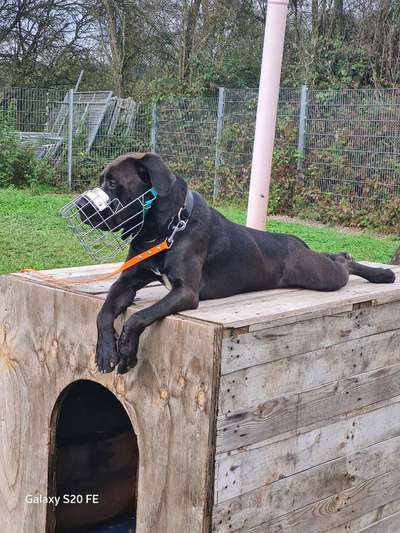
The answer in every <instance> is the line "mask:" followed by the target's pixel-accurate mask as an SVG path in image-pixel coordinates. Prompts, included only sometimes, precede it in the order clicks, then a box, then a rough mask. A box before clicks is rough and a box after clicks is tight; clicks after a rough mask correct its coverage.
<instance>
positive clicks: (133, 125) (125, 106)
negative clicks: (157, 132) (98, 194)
mask: <svg viewBox="0 0 400 533" xmlns="http://www.w3.org/2000/svg"><path fill="white" fill-rule="evenodd" d="M133 104H134V105H133ZM94 105H96V108H99V105H98V104H89V105H88V103H87V102H85V103H74V131H73V142H72V146H73V157H72V162H73V169H72V175H73V186H74V188H75V189H78V190H82V189H84V188H85V187H87V186H88V185H94V184H95V183H97V182H98V179H99V175H100V173H101V171H102V169H103V168H104V167H105V166H106V165H107V164H108V163H109V162H110V161H112V160H113V159H115V158H116V157H118V156H119V155H121V154H124V153H126V152H141V151H149V150H150V129H151V108H150V105H148V104H137V103H133V102H132V100H131V99H125V100H122V99H110V100H109V101H108V102H107V103H106V105H105V106H104V110H101V115H102V119H101V122H100V124H99V126H98V127H97V126H96V128H94V127H93V124H95V121H94V120H93V116H95V114H96V113H98V111H96V110H95V109H93V108H94Z"/></svg>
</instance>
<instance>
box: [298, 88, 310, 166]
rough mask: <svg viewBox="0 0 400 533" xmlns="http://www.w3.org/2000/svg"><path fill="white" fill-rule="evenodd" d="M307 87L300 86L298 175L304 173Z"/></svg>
mask: <svg viewBox="0 0 400 533" xmlns="http://www.w3.org/2000/svg"><path fill="white" fill-rule="evenodd" d="M307 93H308V87H307V85H302V87H301V96H300V116H299V140H298V144H297V151H298V153H299V158H298V160H297V170H298V172H299V174H303V172H304V155H305V154H304V147H305V136H306V115H307Z"/></svg>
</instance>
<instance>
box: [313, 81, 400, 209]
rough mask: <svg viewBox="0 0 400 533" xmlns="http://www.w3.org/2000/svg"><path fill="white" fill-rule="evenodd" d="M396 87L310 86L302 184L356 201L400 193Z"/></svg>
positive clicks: (399, 103)
mask: <svg viewBox="0 0 400 533" xmlns="http://www.w3.org/2000/svg"><path fill="white" fill-rule="evenodd" d="M399 156H400V90H399V89H381V90H380V89H357V90H342V91H319V90H311V91H309V94H308V104H307V119H306V172H305V177H306V185H307V186H309V187H313V188H316V189H318V190H320V191H322V192H326V193H327V194H329V195H330V196H331V197H333V198H335V199H339V200H340V199H341V198H346V200H347V201H349V202H350V203H352V204H354V205H355V206H359V207H360V206H363V205H366V203H367V202H368V204H369V205H371V204H373V203H375V204H380V203H382V201H384V200H386V199H387V198H388V197H393V196H398V195H399V194H400V159H399Z"/></svg>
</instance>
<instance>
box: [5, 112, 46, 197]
mask: <svg viewBox="0 0 400 533" xmlns="http://www.w3.org/2000/svg"><path fill="white" fill-rule="evenodd" d="M14 117H15V113H14V112H13V108H12V107H9V108H8V109H6V110H0V187H10V186H15V187H26V186H29V187H31V188H33V187H36V186H37V185H54V184H55V183H56V174H55V172H54V170H53V169H52V168H51V166H50V165H49V164H48V162H47V161H45V160H39V159H37V157H36V155H35V151H34V148H33V147H32V146H30V145H28V144H26V143H23V142H22V141H21V139H20V137H19V134H18V132H17V130H16V125H15V118H14Z"/></svg>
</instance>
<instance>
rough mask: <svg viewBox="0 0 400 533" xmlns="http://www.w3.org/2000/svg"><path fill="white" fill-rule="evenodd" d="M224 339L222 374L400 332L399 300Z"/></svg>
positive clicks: (327, 314)
mask: <svg viewBox="0 0 400 533" xmlns="http://www.w3.org/2000/svg"><path fill="white" fill-rule="evenodd" d="M325 313H326V314H325V315H324V316H323V317H320V318H315V319H311V320H305V321H303V320H302V321H298V322H296V323H291V324H287V325H283V326H276V327H274V326H273V325H272V326H271V325H270V326H269V327H268V328H265V329H263V330H258V331H255V332H252V333H246V334H242V335H232V336H231V337H228V338H225V339H224V341H223V346H222V354H221V373H222V374H228V373H229V372H235V371H236V370H241V369H242V368H247V367H250V366H255V365H260V364H263V363H269V362H271V361H276V360H278V359H282V358H284V357H289V356H291V355H299V354H302V353H306V352H311V351H313V350H318V349H320V348H325V347H328V346H333V345H334V344H339V343H342V342H345V341H347V340H353V339H360V338H362V337H367V336H370V335H375V334H376V333H383V332H385V331H390V330H393V329H398V327H399V321H398V317H399V316H400V301H398V302H392V303H389V304H387V305H378V306H374V307H367V308H364V309H356V310H353V311H350V312H345V313H339V314H335V315H333V314H332V313H331V312H328V313H327V312H325Z"/></svg>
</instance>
